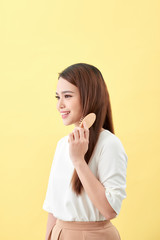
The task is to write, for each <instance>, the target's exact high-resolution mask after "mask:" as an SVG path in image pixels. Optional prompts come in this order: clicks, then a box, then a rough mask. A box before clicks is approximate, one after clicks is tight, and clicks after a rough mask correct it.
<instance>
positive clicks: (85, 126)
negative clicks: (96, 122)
mask: <svg viewBox="0 0 160 240" xmlns="http://www.w3.org/2000/svg"><path fill="white" fill-rule="evenodd" d="M83 126H84V130H85V138H86V139H89V129H88V127H87V124H86V122H85V121H84V122H83Z"/></svg>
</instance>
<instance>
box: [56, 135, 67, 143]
mask: <svg viewBox="0 0 160 240" xmlns="http://www.w3.org/2000/svg"><path fill="white" fill-rule="evenodd" d="M67 142H68V135H66V136H64V137H62V138H60V139H59V140H58V143H57V144H58V145H64V144H66V143H67Z"/></svg>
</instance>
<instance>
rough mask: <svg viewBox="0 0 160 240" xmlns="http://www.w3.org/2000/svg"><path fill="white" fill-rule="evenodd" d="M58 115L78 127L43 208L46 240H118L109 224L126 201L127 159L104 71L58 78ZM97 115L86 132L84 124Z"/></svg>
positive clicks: (55, 168) (67, 140)
mask: <svg viewBox="0 0 160 240" xmlns="http://www.w3.org/2000/svg"><path fill="white" fill-rule="evenodd" d="M56 98H57V110H58V111H59V112H60V114H61V116H62V120H63V123H64V125H66V126H68V125H71V124H74V125H75V128H74V130H73V131H72V133H70V134H69V135H67V136H65V137H63V138H62V139H60V140H59V141H58V144H57V147H56V151H55V155H54V159H53V162H52V166H51V171H50V176H49V181H48V188H47V192H46V198H45V201H44V203H43V209H44V210H45V211H47V212H48V221H47V231H46V238H45V239H46V240H49V239H50V240H58V239H59V240H91V239H94V240H118V239H120V235H119V232H118V230H117V228H116V227H115V226H114V225H113V224H112V223H111V221H110V220H111V219H113V218H115V217H117V215H118V214H119V212H120V208H121V204H122V200H123V199H124V198H126V191H125V188H126V169H127V162H128V157H127V155H126V152H125V150H124V147H123V145H122V143H121V141H120V139H119V138H118V137H117V136H116V135H115V134H114V127H113V121H112V111H111V104H110V98H109V93H108V90H107V86H106V84H105V81H104V79H103V76H102V74H101V72H100V71H99V70H98V69H97V68H96V67H94V66H92V65H89V64H85V63H77V64H73V65H71V66H69V67H68V68H66V69H64V70H63V71H62V72H61V73H59V77H58V84H57V90H56ZM89 113H95V114H96V121H95V122H94V124H93V125H92V126H91V127H90V128H89V129H88V128H87V125H86V123H85V122H84V125H83V127H79V124H80V122H81V121H82V119H83V118H84V117H85V116H86V115H88V114H89Z"/></svg>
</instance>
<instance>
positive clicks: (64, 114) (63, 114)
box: [61, 112, 70, 118]
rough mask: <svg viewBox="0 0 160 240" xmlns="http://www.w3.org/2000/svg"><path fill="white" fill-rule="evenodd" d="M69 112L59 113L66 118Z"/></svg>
mask: <svg viewBox="0 0 160 240" xmlns="http://www.w3.org/2000/svg"><path fill="white" fill-rule="evenodd" d="M69 114H70V112H66V113H61V116H62V118H66V117H68V115H69Z"/></svg>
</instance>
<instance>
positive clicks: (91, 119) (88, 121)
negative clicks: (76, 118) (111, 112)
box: [79, 113, 96, 128]
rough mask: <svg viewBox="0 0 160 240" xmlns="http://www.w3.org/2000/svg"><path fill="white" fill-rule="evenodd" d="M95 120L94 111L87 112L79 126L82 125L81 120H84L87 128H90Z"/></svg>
mask: <svg viewBox="0 0 160 240" xmlns="http://www.w3.org/2000/svg"><path fill="white" fill-rule="evenodd" d="M95 120H96V114H95V113H89V114H88V115H87V116H85V117H84V118H83V120H82V122H81V123H80V125H79V127H83V122H86V125H87V127H88V128H90V127H91V126H92V125H93V123H94V122H95Z"/></svg>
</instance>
